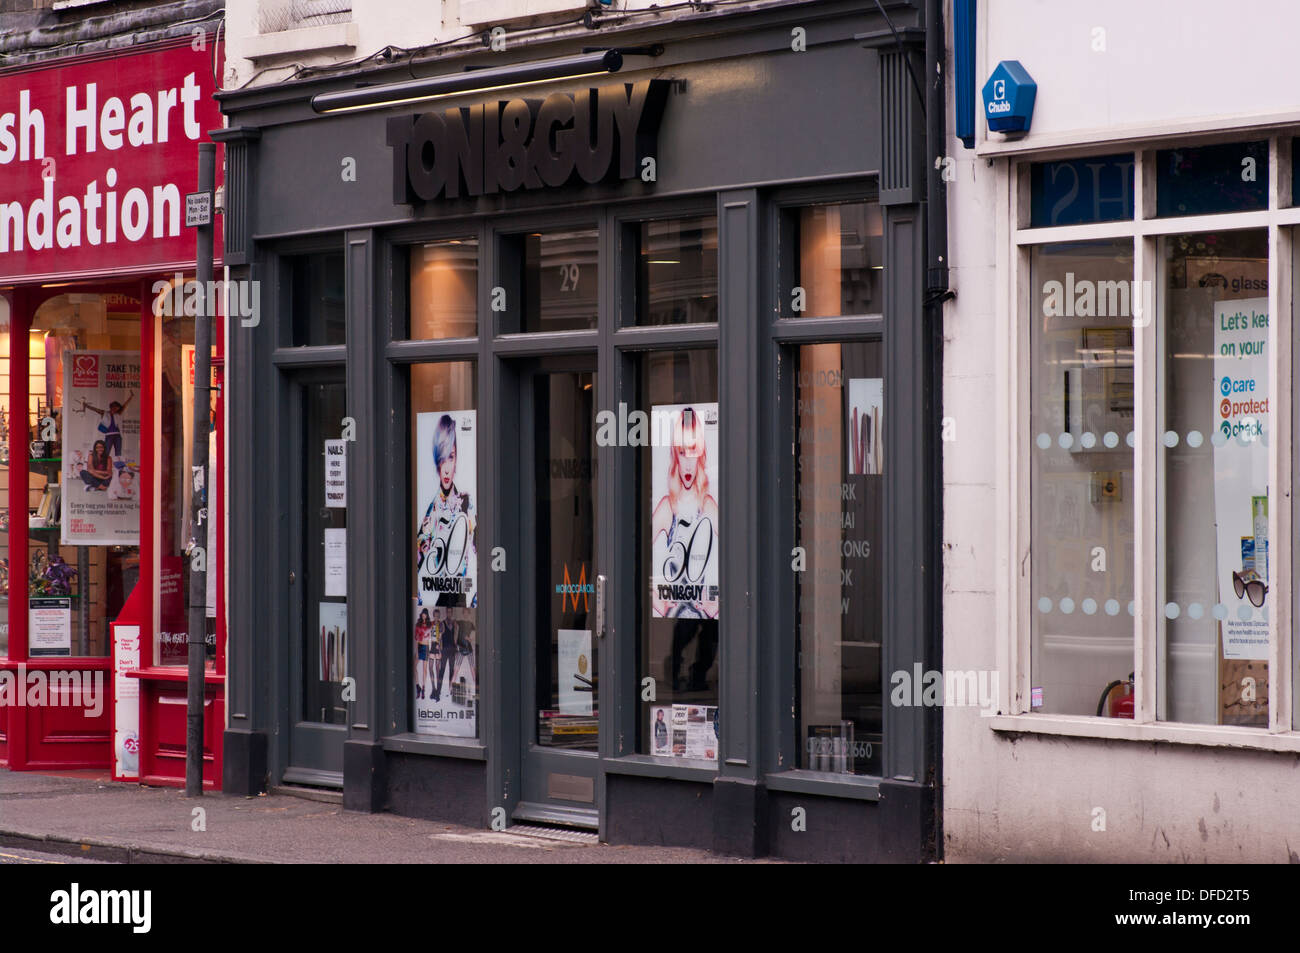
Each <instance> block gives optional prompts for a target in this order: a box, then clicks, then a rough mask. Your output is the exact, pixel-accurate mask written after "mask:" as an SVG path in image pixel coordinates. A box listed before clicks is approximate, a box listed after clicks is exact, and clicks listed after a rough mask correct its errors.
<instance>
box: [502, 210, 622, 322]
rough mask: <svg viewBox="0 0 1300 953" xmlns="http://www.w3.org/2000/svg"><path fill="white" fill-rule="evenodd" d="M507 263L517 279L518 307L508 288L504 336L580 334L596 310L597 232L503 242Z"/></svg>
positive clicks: (548, 234)
mask: <svg viewBox="0 0 1300 953" xmlns="http://www.w3.org/2000/svg"><path fill="white" fill-rule="evenodd" d="M506 246H507V252H508V254H507V255H506V256H505V261H506V262H507V263H513V264H514V265H515V266H516V267H517V269H518V274H519V280H520V285H519V287H518V291H517V295H515V297H517V298H518V304H517V306H516V302H514V301H512V300H510V297H511V296H510V289H509V288H507V300H506V313H505V322H506V324H505V326H504V328H503V330H507V331H524V332H534V331H582V330H588V329H590V328H594V327H595V326H596V316H597V312H598V311H599V307H600V305H599V301H600V299H599V290H600V271H599V266H598V262H599V248H600V233H599V232H598V231H597V230H596V229H594V228H590V229H582V230H579V231H566V232H530V233H529V234H527V235H518V236H514V237H512V238H508V239H506Z"/></svg>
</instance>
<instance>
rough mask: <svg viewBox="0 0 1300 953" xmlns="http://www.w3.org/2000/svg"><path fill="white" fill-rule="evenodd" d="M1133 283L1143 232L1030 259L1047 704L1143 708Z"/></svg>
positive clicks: (1035, 681) (1036, 550)
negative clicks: (1135, 689)
mask: <svg viewBox="0 0 1300 953" xmlns="http://www.w3.org/2000/svg"><path fill="white" fill-rule="evenodd" d="M1132 279H1133V242H1132V240H1131V239H1117V240H1111V241H1099V242H1079V243H1070V244H1057V245H1044V246H1037V247H1035V248H1034V249H1033V250H1032V253H1031V257H1030V333H1029V346H1030V414H1029V419H1030V433H1029V440H1030V441H1032V447H1031V448H1030V454H1031V456H1030V460H1031V464H1030V536H1031V546H1030V552H1031V556H1030V560H1031V562H1030V574H1031V577H1032V578H1031V591H1032V600H1033V606H1032V608H1031V619H1032V622H1031V646H1030V649H1031V657H1030V673H1031V674H1030V677H1031V688H1030V694H1031V698H1030V706H1031V709H1032V710H1035V711H1042V712H1052V713H1061V714H1073V715H1096V714H1098V713H1099V709H1100V713H1101V714H1113V715H1123V714H1125V713H1127V714H1128V716H1129V717H1131V716H1132V707H1131V705H1132V673H1133V659H1134V656H1133V644H1134V642H1133V638H1134V637H1133V632H1134V622H1133V616H1134V613H1135V606H1134V602H1133V598H1134V591H1133V585H1134V566H1133V497H1134V492H1135V488H1134V485H1133V442H1134V436H1133V410H1134V394H1133V322H1132V313H1133V297H1134V296H1133V294H1132V291H1133V288H1132ZM1126 699H1127V701H1125V700H1126Z"/></svg>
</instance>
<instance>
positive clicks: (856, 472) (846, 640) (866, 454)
mask: <svg viewBox="0 0 1300 953" xmlns="http://www.w3.org/2000/svg"><path fill="white" fill-rule="evenodd" d="M797 361H798V371H797V381H798V383H797V387H796V398H797V399H796V404H795V406H796V408H797V410H796V414H795V473H796V476H795V488H794V501H793V512H794V519H795V539H796V541H797V545H798V546H799V547H800V548H801V550H802V553H803V559H804V561H805V562H804V565H803V566H802V569H801V571H800V572H799V573H798V574H797V575H796V580H797V581H796V585H795V620H796V627H797V634H798V645H797V649H796V651H797V653H798V654H797V659H798V672H799V675H798V679H797V686H798V709H799V715H798V718H799V740H800V756H799V766H800V767H802V768H805V769H809V770H813V771H824V772H831V773H835V774H872V775H879V774H880V773H881V770H882V765H883V760H882V726H883V722H882V700H883V695H882V685H881V671H882V670H881V632H882V623H883V615H882V601H881V597H882V591H881V580H882V575H881V567H882V563H881V552H882V544H883V524H882V518H881V517H882V511H881V506H882V501H883V488H884V478H883V477H884V473H885V466H886V454H885V443H884V426H883V416H882V413H883V407H884V399H885V394H884V376H883V356H882V346H881V344H880V343H879V342H870V343H862V344H808V345H803V346H802V347H799V348H798V350H797Z"/></svg>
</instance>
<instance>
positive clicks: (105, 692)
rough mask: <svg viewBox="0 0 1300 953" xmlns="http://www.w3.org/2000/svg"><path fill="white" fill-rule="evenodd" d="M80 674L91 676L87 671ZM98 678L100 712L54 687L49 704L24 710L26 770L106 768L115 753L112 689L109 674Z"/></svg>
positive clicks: (100, 674)
mask: <svg viewBox="0 0 1300 953" xmlns="http://www.w3.org/2000/svg"><path fill="white" fill-rule="evenodd" d="M77 674H79V675H86V674H91V673H88V672H85V671H82V672H79V673H77ZM93 674H96V675H98V676H99V683H100V684H99V690H98V699H99V704H98V705H97V706H95V707H97V708H98V709H99V710H98V711H95V710H94V708H91V707H87V705H86V704H84V701H85V699H83V698H81V697H80V693H79V692H78V693H77V695H75V696H74V694H73V693H72V692H70V691H67V690H59V689H58V688H56V687H54V686H53V685H52V686H51V688H50V692H49V698H48V700H49V704H47V705H46V706H44V707H41V708H30V707H25V708H24V709H23V715H24V716H25V719H26V723H27V724H26V734H27V762H26V765H25V767H28V768H43V767H59V768H103V767H107V766H108V763H109V756H110V753H111V751H112V738H113V735H112V725H111V723H110V721H111V719H110V714H111V712H110V703H111V700H110V697H109V696H110V690H109V682H108V673H107V672H104V671H102V670H100V671H98V672H96V673H93Z"/></svg>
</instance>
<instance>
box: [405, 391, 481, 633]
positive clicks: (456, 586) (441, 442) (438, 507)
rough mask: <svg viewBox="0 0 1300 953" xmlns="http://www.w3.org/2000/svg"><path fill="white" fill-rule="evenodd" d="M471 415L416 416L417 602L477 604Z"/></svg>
mask: <svg viewBox="0 0 1300 953" xmlns="http://www.w3.org/2000/svg"><path fill="white" fill-rule="evenodd" d="M474 414H475V412H474V411H472V410H452V411H434V412H432V413H425V414H417V415H416V423H415V434H416V446H415V447H414V448H413V450H412V452H413V453H415V454H416V455H417V456H416V459H417V461H418V463H417V466H416V484H417V485H416V500H417V501H418V509H417V511H416V521H417V522H416V542H415V549H416V551H415V565H416V601H417V602H418V603H419V604H420V605H422V606H443V607H448V608H453V607H454V608H467V609H472V608H474V607H475V606H477V605H478V588H477V581H478V552H477V547H476V546H475V538H474V536H475V531H476V529H477V526H478V518H477V512H476V510H475V492H476V490H477V486H476V480H477V477H478V474H477V466H476V461H477V453H476V450H477V447H476V440H475V437H476V432H475V419H474Z"/></svg>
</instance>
